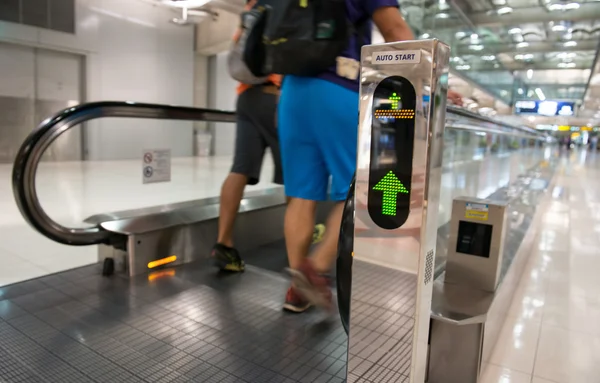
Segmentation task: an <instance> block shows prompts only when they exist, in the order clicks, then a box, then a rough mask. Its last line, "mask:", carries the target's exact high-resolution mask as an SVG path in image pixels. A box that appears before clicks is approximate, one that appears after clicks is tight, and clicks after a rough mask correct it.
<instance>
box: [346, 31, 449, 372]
mask: <svg viewBox="0 0 600 383" xmlns="http://www.w3.org/2000/svg"><path fill="white" fill-rule="evenodd" d="M449 53H450V50H449V48H448V46H447V45H445V44H443V43H441V42H439V41H437V40H425V41H409V42H398V43H390V44H380V45H370V46H365V47H363V49H362V58H361V60H362V67H361V89H360V120H359V121H360V124H359V139H358V166H357V175H356V189H355V201H354V203H355V224H354V260H353V266H352V291H351V303H350V330H349V333H350V334H349V358H348V380H347V381H348V382H373V383H375V382H415V383H423V382H425V380H426V364H427V342H428V333H429V317H430V308H431V295H432V285H433V284H432V282H433V267H434V254H435V244H436V236H437V228H438V222H437V211H438V209H439V193H440V181H441V166H442V145H443V132H444V125H445V115H446V95H447V76H448V62H449Z"/></svg>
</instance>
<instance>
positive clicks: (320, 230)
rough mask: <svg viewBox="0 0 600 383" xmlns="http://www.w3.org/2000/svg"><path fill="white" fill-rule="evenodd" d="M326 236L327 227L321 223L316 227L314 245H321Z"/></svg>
mask: <svg viewBox="0 0 600 383" xmlns="http://www.w3.org/2000/svg"><path fill="white" fill-rule="evenodd" d="M324 236H325V225H323V224H322V223H319V224H317V225H315V228H314V231H313V238H312V243H313V244H315V243H319V242H321V241H322V240H323V237H324Z"/></svg>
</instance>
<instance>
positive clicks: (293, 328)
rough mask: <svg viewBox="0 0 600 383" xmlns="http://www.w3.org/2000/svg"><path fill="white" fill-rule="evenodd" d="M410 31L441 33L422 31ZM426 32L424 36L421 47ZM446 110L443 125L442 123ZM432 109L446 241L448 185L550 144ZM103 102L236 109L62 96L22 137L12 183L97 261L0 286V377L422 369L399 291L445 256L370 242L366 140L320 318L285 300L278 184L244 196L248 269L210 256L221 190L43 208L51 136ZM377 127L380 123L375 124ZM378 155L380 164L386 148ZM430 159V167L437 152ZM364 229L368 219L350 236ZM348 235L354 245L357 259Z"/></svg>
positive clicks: (123, 107) (361, 375)
mask: <svg viewBox="0 0 600 383" xmlns="http://www.w3.org/2000/svg"><path fill="white" fill-rule="evenodd" d="M406 44H408V43H406ZM410 44H430V45H431V46H433V47H435V46H437V45H436V44H437V43H433V44H432V43H431V42H419V43H415V42H411V43H410ZM427 47H429V46H427ZM427 47H425V46H424V48H423V49H422V52H424V53H423V54H424V55H425V54H426V52H428V51H427V50H426V49H425V48H427ZM376 49H383V48H376ZM420 49H421V48H420ZM427 49H429V48H427ZM436 49H438V50H439V49H441V48H440V47H439V46H438V47H437V48H436ZM442 53H443V52H442ZM436 54H437V53H436ZM431 55H434V54H433V53H431ZM435 60H437V59H435V58H434V61H435ZM446 61H447V57H446ZM429 62H430V63H431V61H429ZM446 64H447V63H446ZM428 65H430V64H428ZM430 66H431V65H430ZM363 67H365V64H364V63H363ZM442 67H443V65H441V66H438V68H442ZM408 68H409V69H410V67H408ZM367 69H368V68H367ZM381 72H382V73H386V74H387V72H386V71H384V70H381ZM367 77H368V76H367ZM367 81H371V80H367ZM373 81H374V80H373ZM378 81H380V79H379V80H378ZM392 85H393V84H392ZM440 86H441V85H439V84H437V85H436V84H432V85H431V87H432V88H434V89H431V90H430V91H429V92H430V93H431V99H432V100H434V99H435V97H434V96H439V94H443V92H441V90H440V89H441V88H440ZM423 89H424V88H423ZM422 91H423V90H422V89H420V90H419V92H422ZM438 99H439V97H438ZM442 99H443V98H442ZM427 102H429V101H427ZM432 103H433V101H432ZM441 105H442V106H443V105H444V102H442V103H441ZM444 114H447V118H446V120H445V122H446V123H445V124H446V131H445V133H444V135H443V136H442V132H443V129H442V128H443V125H444V119H443V117H444ZM432 115H435V116H437V118H440V117H441V118H442V119H441V120H438V121H437V122H436V124H438V125H439V126H437V125H436V129H437V130H436V132H437V133H439V137H438V136H435V141H436V143H437V142H438V141H439V143H443V144H444V146H445V148H446V149H448V150H445V151H444V152H445V156H447V157H445V158H441V157H440V158H437V159H436V161H437V163H438V165H440V166H439V169H440V170H439V171H440V172H441V174H440V173H438V174H437V175H436V177H439V179H440V180H441V182H439V185H438V186H437V187H439V188H440V189H441V191H440V190H437V191H435V193H439V195H440V197H439V203H438V204H436V205H435V206H433V205H432V206H428V207H427V208H428V209H429V210H431V211H434V210H436V211H438V210H439V212H438V213H439V214H438V217H439V219H436V220H430V222H429V226H428V228H427V230H429V231H431V230H433V232H434V233H435V231H437V232H438V238H437V241H438V242H444V238H443V236H444V231H443V230H440V228H442V229H443V228H444V226H445V225H446V224H447V222H448V220H449V215H448V214H444V212H446V213H447V212H448V210H449V207H450V204H451V202H452V199H453V198H454V197H455V196H456V194H455V193H459V194H463V193H464V192H468V193H469V194H475V195H480V194H486V193H487V194H491V193H493V192H494V191H496V190H498V189H501V188H505V187H507V186H508V185H509V184H510V183H511V181H512V179H514V178H515V177H516V176H517V175H518V174H520V173H522V172H524V171H525V170H526V169H524V170H520V169H519V168H518V167H517V168H515V167H514V166H513V163H512V161H511V157H512V159H515V158H518V159H519V162H527V161H529V162H530V163H531V164H532V166H533V165H535V164H536V163H537V162H540V161H541V160H543V159H544V155H545V149H544V144H545V141H546V137H545V136H543V135H540V134H538V133H537V132H535V131H534V130H531V129H527V128H523V127H516V126H511V125H508V124H505V123H502V122H499V121H495V120H492V119H487V118H484V117H481V116H478V115H475V114H472V113H469V112H466V111H464V110H460V109H456V108H448V110H447V112H446V110H445V109H443V108H441V107H440V106H439V105H437V107H432ZM106 117H130V118H152V119H172V120H195V121H213V122H214V121H223V122H233V121H234V119H235V116H234V115H233V113H230V112H223V111H214V110H206V109H194V108H183V107H174V106H165V105H153V104H136V103H122V102H100V103H90V104H84V105H80V106H77V107H73V108H70V109H68V110H64V111H62V112H60V113H58V114H57V115H55V116H54V117H52V118H50V119H49V120H47V121H46V122H45V123H44V124H42V125H41V126H40V127H39V128H38V129H37V130H35V131H34V132H33V133H32V134H31V135H30V136H29V137H28V138H27V140H26V142H25V143H24V144H23V146H22V148H21V150H20V152H19V154H18V157H17V159H16V161H15V165H14V173H13V186H14V194H15V198H16V200H17V204H18V206H19V209H20V210H21V212H22V214H23V216H24V217H25V219H26V220H27V221H28V222H29V224H30V225H31V226H32V227H34V228H35V229H36V230H37V231H38V232H40V233H41V234H43V235H45V236H46V237H48V238H50V239H52V240H54V241H57V242H60V243H63V244H67V245H73V246H88V245H98V246H99V260H101V261H102V262H104V264H101V263H99V264H95V265H90V266H87V267H84V268H81V269H76V270H71V271H66V272H63V273H59V274H55V275H50V276H47V277H43V278H39V279H37V280H32V281H27V282H23V283H20V284H17V285H14V286H10V287H8V288H6V289H3V290H2V297H3V298H2V299H3V300H2V301H0V318H1V320H0V362H1V363H0V366H2V370H0V378H3V379H5V380H8V381H11V382H13V381H15V382H16V381H26V382H35V381H50V382H71V381H72V382H107V381H109V382H144V381H145V382H184V381H190V382H344V381H348V382H377V383H383V382H404V381H406V382H408V381H409V380H410V379H411V377H412V379H415V378H414V376H415V375H414V374H424V368H425V364H424V363H422V366H420V367H419V368H420V369H421V370H420V371H418V372H415V365H414V364H411V358H412V359H413V360H414V358H415V356H414V355H413V354H414V353H415V351H414V350H415V348H417V347H418V348H419V349H420V350H424V349H426V347H427V342H428V340H427V339H426V338H416V339H414V343H413V334H414V328H415V327H416V326H417V324H416V317H417V316H419V321H421V322H422V321H425V322H428V320H429V319H428V318H429V315H430V307H429V306H427V307H425V306H423V305H421V306H419V307H418V310H420V311H419V313H418V315H417V314H415V310H416V308H415V305H416V304H418V300H417V301H415V300H413V299H412V298H409V297H408V295H407V293H406V291H407V290H411V289H413V286H414V284H415V282H419V283H421V282H423V283H424V284H425V285H429V288H431V282H433V281H434V280H435V279H436V277H437V275H438V274H440V273H442V272H443V262H444V256H443V254H441V253H440V251H438V253H437V254H435V262H436V263H437V265H436V264H434V251H430V252H427V254H426V255H427V257H426V259H423V260H419V262H421V261H422V262H423V264H420V266H423V267H422V269H423V270H425V271H426V273H421V272H420V271H419V273H418V275H417V274H415V273H409V272H405V271H403V270H404V269H403V265H395V264H391V261H392V260H390V259H386V258H385V255H386V253H385V252H383V253H376V252H375V251H373V252H369V251H368V249H365V248H364V246H365V245H367V246H368V245H369V243H370V242H369V239H370V238H372V239H375V240H376V242H371V243H374V244H375V245H376V246H375V247H377V246H379V245H382V244H385V241H386V240H387V239H390V238H391V239H392V240H393V239H394V238H393V236H397V232H390V233H391V234H388V237H387V238H386V237H385V236H381V235H380V234H381V233H380V232H375V231H374V230H373V228H372V227H368V226H365V227H361V226H360V222H361V221H362V222H364V221H365V220H366V218H365V217H366V215H365V214H368V213H366V207H365V205H364V198H365V195H364V194H365V193H364V185H365V183H366V181H365V178H364V173H361V169H365V164H363V163H361V156H360V155H359V166H358V169H359V171H358V173H357V178H356V188H355V187H354V185H353V187H352V188H351V190H352V192H351V194H350V196H349V198H348V200H347V201H346V206H345V214H344V219H343V222H342V231H341V233H340V249H339V257H338V263H337V269H336V271H335V272H336V278H335V280H336V286H335V287H336V289H337V298H338V304H339V308H340V310H339V311H340V313H339V314H336V317H334V318H324V316H323V314H322V313H321V312H319V311H318V310H313V311H311V312H307V313H305V314H302V315H294V314H287V313H284V312H282V310H281V305H282V302H283V299H284V294H285V291H286V289H287V287H288V285H289V280H288V279H287V278H285V277H284V276H283V274H282V273H281V271H282V269H283V267H285V266H286V256H285V251H284V246H283V232H282V224H281V223H282V222H283V212H284V207H285V198H284V195H283V192H282V189H281V188H274V189H271V190H267V191H263V192H257V193H249V194H248V195H247V196H246V197H245V202H244V203H243V204H242V208H241V210H242V211H241V214H240V216H239V219H238V222H237V232H238V233H240V235H239V237H238V238H237V239H236V244H237V246H238V247H239V248H240V250H241V253H242V256H243V257H244V258H245V259H246V261H247V263H248V267H247V270H246V272H245V273H243V274H234V275H231V274H220V273H215V272H214V270H212V269H211V268H210V267H208V254H209V251H208V250H209V248H210V246H212V244H213V241H214V238H215V237H216V220H217V214H218V213H217V212H218V200H217V199H214V198H213V199H205V200H201V201H187V202H182V203H180V204H174V205H169V206H156V207H149V208H146V209H139V210H135V211H125V212H110V213H106V214H102V215H97V216H93V217H89V218H88V219H87V220H86V221H87V222H88V223H90V224H91V225H92V226H89V227H86V228H69V227H64V226H63V225H60V224H59V223H57V222H55V221H54V220H52V219H51V218H50V217H49V216H48V214H46V213H45V211H44V209H43V208H42V206H41V205H40V203H39V200H38V196H37V193H36V188H35V175H36V169H37V165H38V163H39V161H40V159H41V157H42V154H43V152H44V150H45V149H47V148H48V146H49V145H50V144H51V143H52V141H53V140H54V139H56V137H57V136H58V135H60V134H62V133H64V132H65V131H67V130H68V129H69V128H72V127H73V126H75V125H77V124H79V123H82V122H84V121H87V120H90V119H93V118H106ZM429 117H431V116H427V117H426V118H427V119H429ZM433 118H434V117H432V119H433ZM423 127H425V128H428V125H427V124H424V125H423ZM419 128H421V126H419ZM415 130H416V129H415ZM381 132H383V133H385V132H384V129H381ZM424 132H425V133H427V132H428V130H424ZM417 133H419V134H420V133H422V132H421V131H419V132H417ZM427 137H431V136H428V135H422V136H419V137H418V139H419V140H421V141H423V142H425V143H426V142H428V141H427V140H428V138H427ZM483 137H486V138H487V137H495V139H496V142H497V143H498V147H497V148H498V150H496V151H494V152H492V151H491V150H488V148H489V149H491V146H490V145H489V142H487V141H486V142H485V145H481V140H482V138H483ZM513 141H518V142H519V143H520V144H521V146H522V148H521V149H520V150H518V151H511V150H510V148H509V147H510V145H509V143H511V142H513ZM378 142H379V143H383V142H384V140H380V141H378ZM372 145H377V144H372ZM484 146H485V149H484ZM425 149H426V148H425ZM425 149H424V150H425ZM438 149H439V147H438V148H437V149H436V150H437V152H436V153H438V154H439V153H441V152H440V151H439V150H438ZM452 149H453V150H452ZM359 151H360V150H359ZM422 153H425V152H422ZM434 154H435V153H434ZM386 155H387V154H386ZM428 155H429V154H428ZM380 159H381V160H382V161H381V163H384V164H386V166H387V164H389V163H394V161H389V159H386V158H383V157H381V158H380ZM362 160H364V158H362ZM378 160H379V157H378ZM367 162H368V161H367ZM428 166H429V165H428ZM424 168H425V167H424ZM427 169H429V170H426V171H438V170H437V169H438V168H437V167H436V168H435V169H434V168H432V167H431V166H430V167H428V168H427ZM491 172H493V174H491V175H490V173H491ZM420 176H421V175H418V174H415V177H414V178H413V187H414V193H413V194H414V195H415V198H414V200H415V201H419V198H420V197H419V195H418V194H417V191H419V192H422V190H424V192H425V193H429V192H431V190H433V189H429V190H428V189H427V188H426V187H424V186H423V184H422V183H421V181H420V178H419V177H420ZM422 176H423V177H425V178H427V177H428V176H427V175H422ZM467 181H468V182H467ZM420 183H421V184H420ZM425 184H426V183H425ZM457 186H458V187H457ZM354 190H356V196H355V195H354ZM484 196H485V195H484ZM421 197H422V196H421ZM421 200H422V198H421ZM427 201H428V202H429V199H427ZM409 202H410V204H412V203H413V201H409ZM435 202H437V200H436V201H435ZM415 208H417V207H415ZM418 208H419V209H422V208H423V206H418ZM327 210H328V205H327V204H322V205H321V206H319V215H320V216H324V215H325V214H326V212H327ZM257 222H260V225H257ZM430 229H431V230H430ZM408 230H409V231H410V230H412V231H410V232H409V233H408V234H407V233H403V234H402V236H403V238H402V239H403V240H407V241H406V243H409V244H410V239H411V238H410V236H411V235H413V236H418V235H419V234H418V230H417V232H415V229H413V228H409V229H408ZM357 231H361V233H362V234H361V236H360V237H359V238H360V241H359V242H357V243H355V242H354V237H355V234H356V232H357ZM410 233H413V234H410ZM409 234H410V235H409ZM433 242H435V238H434V239H433ZM429 244H430V245H432V246H435V243H428V245H429ZM361 246H363V247H362V248H361ZM355 247H356V249H357V251H358V252H359V253H360V257H354V259H353V256H354V252H353V250H354V248H355ZM441 248H443V247H441ZM357 254H358V253H357ZM365 255H367V256H368V257H363V256H365ZM382 256H383V257H384V258H381V257H382ZM378 257H380V258H378ZM106 259H108V260H109V261H106ZM110 260H112V261H110ZM113 266H114V270H112V268H113ZM420 266H419V267H420ZM111 271H115V272H114V274H113V273H111ZM102 273H104V274H111V275H109V276H102V275H101V274H102ZM350 286H352V295H350ZM382 287H383V288H382ZM429 291H431V289H430V290H429ZM350 308H351V309H352V315H351V318H352V321H350ZM348 332H350V334H351V338H350V341H349V339H348V335H347V334H348ZM425 334H426V332H425ZM422 346H425V347H422ZM423 357H426V355H421V354H419V355H417V356H416V358H420V360H421V361H423ZM417 380H419V379H417ZM421 380H424V379H421Z"/></svg>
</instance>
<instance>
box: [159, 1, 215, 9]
mask: <svg viewBox="0 0 600 383" xmlns="http://www.w3.org/2000/svg"><path fill="white" fill-rule="evenodd" d="M211 1H212V0H163V4H167V5H170V6H172V7H178V8H199V7H202V6H203V5H206V4H208V3H210V2H211Z"/></svg>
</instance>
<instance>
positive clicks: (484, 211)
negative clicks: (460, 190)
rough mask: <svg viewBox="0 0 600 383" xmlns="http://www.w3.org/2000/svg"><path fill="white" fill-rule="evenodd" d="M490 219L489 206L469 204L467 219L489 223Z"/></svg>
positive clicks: (466, 212) (466, 213) (466, 211)
mask: <svg viewBox="0 0 600 383" xmlns="http://www.w3.org/2000/svg"><path fill="white" fill-rule="evenodd" d="M488 217H489V205H486V204H480V203H467V206H466V210H465V218H467V219H475V220H478V221H487V220H488Z"/></svg>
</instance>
